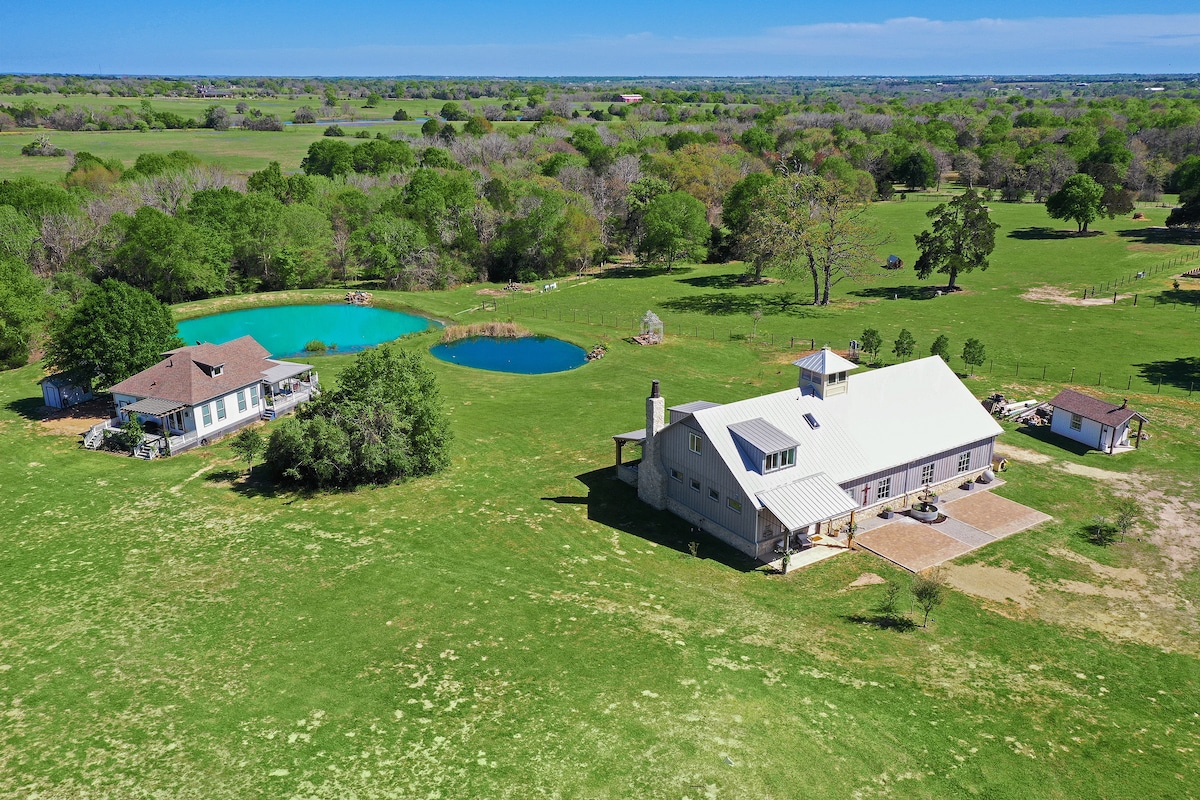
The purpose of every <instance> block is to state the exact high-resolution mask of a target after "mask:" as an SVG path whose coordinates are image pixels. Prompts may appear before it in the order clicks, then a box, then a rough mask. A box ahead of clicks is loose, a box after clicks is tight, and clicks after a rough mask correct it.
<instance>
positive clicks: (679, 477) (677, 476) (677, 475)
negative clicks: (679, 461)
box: [671, 469, 683, 483]
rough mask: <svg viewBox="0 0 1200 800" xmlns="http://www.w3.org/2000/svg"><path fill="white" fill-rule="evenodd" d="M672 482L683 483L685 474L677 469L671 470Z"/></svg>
mask: <svg viewBox="0 0 1200 800" xmlns="http://www.w3.org/2000/svg"><path fill="white" fill-rule="evenodd" d="M671 480H673V481H679V482H680V483H683V473H682V472H680V471H679V470H677V469H673V470H671Z"/></svg>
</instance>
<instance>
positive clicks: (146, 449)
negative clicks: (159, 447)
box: [133, 439, 155, 461]
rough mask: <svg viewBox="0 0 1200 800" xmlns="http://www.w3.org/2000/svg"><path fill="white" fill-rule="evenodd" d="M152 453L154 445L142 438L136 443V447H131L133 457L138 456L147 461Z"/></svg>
mask: <svg viewBox="0 0 1200 800" xmlns="http://www.w3.org/2000/svg"><path fill="white" fill-rule="evenodd" d="M154 454H155V448H154V446H153V445H151V444H150V443H149V442H147V441H146V440H145V439H143V440H142V441H141V443H140V444H138V446H137V447H135V448H133V457H134V458H140V459H143V460H145V461H149V460H150V459H152V458H154Z"/></svg>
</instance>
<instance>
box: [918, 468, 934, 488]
mask: <svg viewBox="0 0 1200 800" xmlns="http://www.w3.org/2000/svg"><path fill="white" fill-rule="evenodd" d="M931 483H933V464H932V463H930V464H926V465H924V466H923V467H921V485H922V486H926V485H928V484H931Z"/></svg>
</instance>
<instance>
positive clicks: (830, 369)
mask: <svg viewBox="0 0 1200 800" xmlns="http://www.w3.org/2000/svg"><path fill="white" fill-rule="evenodd" d="M792 364H793V365H794V366H797V367H800V368H801V369H806V370H808V371H809V372H816V373H818V374H820V375H835V374H837V373H839V372H849V371H850V370H852V369H858V364H855V363H854V362H853V361H847V360H846V359H844V358H842V357H841V356H839V355H838V354H837V353H835V352H833V351H832V350H830V349H829V348H828V347H823V348H821V349H820V350H818V351H817V352H815V353H813V354H812V355H808V356H805V357H804V358H802V359H800V360H799V361H793V362H792Z"/></svg>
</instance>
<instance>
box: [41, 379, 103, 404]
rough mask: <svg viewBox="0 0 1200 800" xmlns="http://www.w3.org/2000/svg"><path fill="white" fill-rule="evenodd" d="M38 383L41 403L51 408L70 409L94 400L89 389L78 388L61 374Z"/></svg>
mask: <svg viewBox="0 0 1200 800" xmlns="http://www.w3.org/2000/svg"><path fill="white" fill-rule="evenodd" d="M39 383H41V385H42V401H43V402H44V403H45V404H46V405H48V406H50V407H51V408H70V407H71V406H77V405H79V404H80V403H86V402H87V401H88V400H94V399H95V398H96V395H94V394H92V390H91V389H88V388H87V387H86V386H80V385H79V384H77V383H75V382H74V381H72V380H71V379H70V378H69V377H68V376H67V375H66V374H65V373H62V372H60V373H58V374H55V375H50V376H48V377H45V378H42V380H41V381H39Z"/></svg>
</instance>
